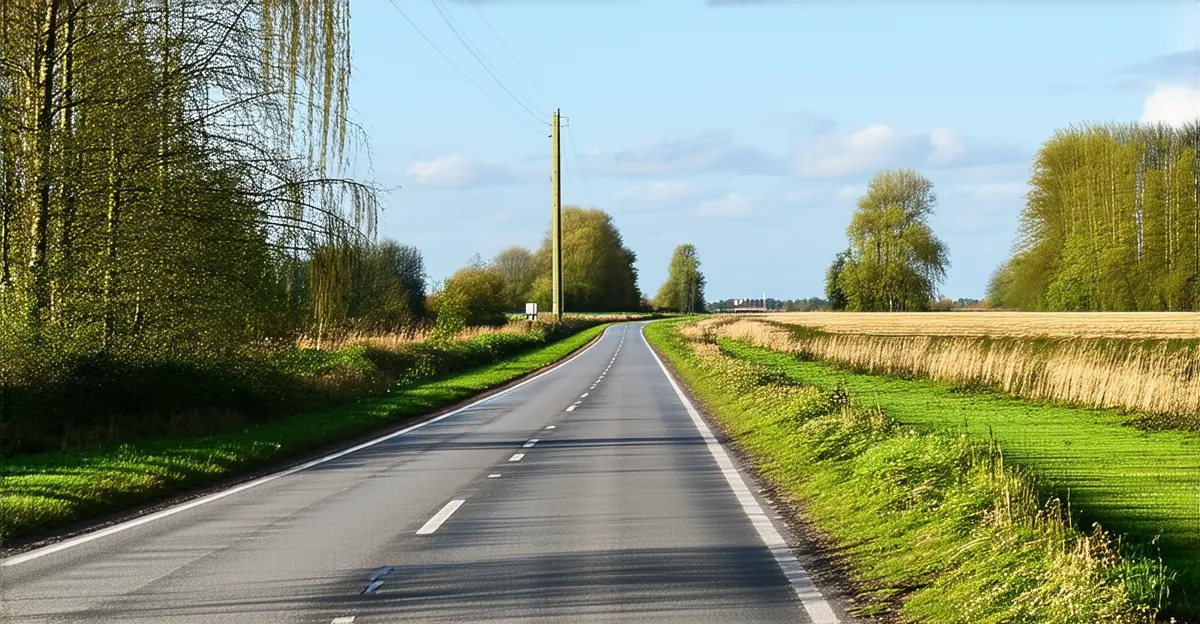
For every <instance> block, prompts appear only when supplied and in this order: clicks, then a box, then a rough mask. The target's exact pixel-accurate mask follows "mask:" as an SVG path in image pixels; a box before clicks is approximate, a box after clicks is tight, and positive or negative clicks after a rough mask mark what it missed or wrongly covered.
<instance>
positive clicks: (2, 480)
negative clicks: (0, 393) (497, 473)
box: [0, 326, 605, 543]
mask: <svg viewBox="0 0 1200 624" xmlns="http://www.w3.org/2000/svg"><path fill="white" fill-rule="evenodd" d="M604 327H605V326H595V327H591V328H589V329H585V330H583V331H580V332H578V333H575V334H573V335H570V336H568V337H566V338H561V339H558V340H555V338H560V336H558V335H552V334H549V335H548V334H546V333H535V335H528V336H523V335H519V334H518V335H508V336H505V335H504V334H487V335H482V336H478V337H476V338H473V339H471V340H468V341H466V342H463V343H457V344H455V345H450V346H445V347H442V348H441V351H438V352H437V353H438V356H437V357H433V355H431V354H433V353H434V352H435V351H437V349H438V347H433V346H429V347H426V348H425V350H424V351H425V354H426V355H427V356H429V357H425V358H417V360H415V364H414V362H410V361H409V359H410V358H411V357H412V354H411V353H409V354H407V355H406V356H405V359H404V361H403V362H402V363H403V364H405V365H410V366H413V367H414V368H413V370H411V371H410V372H409V374H408V375H409V378H408V380H407V381H406V382H405V383H401V384H399V385H396V386H394V387H392V388H391V389H389V390H387V394H386V395H384V396H379V397H376V398H369V399H364V400H360V401H358V402H356V403H352V404H348V405H342V406H340V407H335V408H331V409H327V410H323V411H316V412H309V413H304V414H299V415H295V416H290V417H286V418H283V419H280V420H276V421H273V422H269V423H264V424H260V425H255V426H251V427H246V428H243V429H239V430H236V431H230V432H227V433H223V434H218V435H207V436H200V437H165V438H157V439H146V440H142V441H138V442H133V443H130V444H124V445H120V446H104V447H99V448H84V449H78V450H70V451H60V452H50V453H38V454H31V455H20V456H16V457H11V458H8V459H3V460H0V543H3V540H11V539H13V538H16V537H20V536H22V535H26V534H29V533H33V532H35V531H40V530H45V529H51V528H54V527H59V526H63V525H65V524H68V523H71V522H75V521H78V520H82V519H86V518H88V517H93V516H96V515H98V514H101V513H105V512H108V511H112V510H116V509H120V508H123V507H128V506H131V505H136V504H139V503H144V502H146V501H150V500H153V499H155V498H160V497H162V496H166V495H169V494H172V493H175V492H179V491H183V490H186V489H188V488H193V487H197V486H201V485H204V484H209V483H213V482H216V481H217V480H219V479H221V478H224V477H228V476H230V475H233V474H236V473H238V472H241V471H245V470H247V469H250V468H253V467H255V466H261V465H263V464H265V463H267V462H270V461H272V460H280V459H284V458H287V457H288V456H292V455H296V454H298V453H301V452H304V451H307V450H310V449H314V448H317V447H320V446H322V445H325V444H329V443H331V442H335V441H337V440H340V439H345V438H349V437H353V436H355V435H360V434H364V433H367V432H370V431H372V430H374V429H379V428H381V427H386V426H389V425H396V424H398V423H402V422H404V421H405V420H406V419H409V418H411V417H414V416H419V415H421V414H426V413H429V412H430V411H432V410H435V409H437V408H439V407H443V406H445V405H448V404H451V403H454V402H456V401H460V400H462V399H464V398H467V397H470V396H472V395H474V394H478V393H479V392H482V391H484V390H487V389H489V388H492V387H495V386H497V385H500V384H503V383H505V382H508V381H511V380H513V379H515V378H517V377H519V376H521V375H525V374H527V373H530V372H532V371H534V370H537V369H539V368H541V367H543V366H546V365H548V364H550V363H553V362H555V361H557V360H559V359H561V358H563V357H565V356H566V355H568V354H570V353H571V352H572V351H575V350H576V349H578V348H580V347H582V346H583V345H585V344H587V343H588V342H589V341H591V340H592V339H593V338H595V337H596V336H597V335H598V334H599V333H600V332H602V331H603V330H604ZM314 357H316V356H314ZM397 357H399V356H397ZM487 361H490V362H492V363H490V364H484V362H487ZM453 363H458V365H467V366H474V367H473V368H470V369H468V370H463V371H461V372H451V371H450V370H449V369H450V368H452V366H453ZM481 364H484V365H482V366H481ZM359 365H360V366H364V367H369V366H376V364H373V363H372V361H369V360H360V361H359Z"/></svg>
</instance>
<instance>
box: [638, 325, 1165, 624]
mask: <svg viewBox="0 0 1200 624" xmlns="http://www.w3.org/2000/svg"><path fill="white" fill-rule="evenodd" d="M680 328H681V325H680V324H679V323H672V322H662V323H655V324H652V325H650V326H648V327H647V329H646V334H647V337H648V338H649V339H650V341H651V343H653V344H654V345H655V346H656V347H658V349H659V350H660V351H661V352H662V353H663V354H664V355H665V356H666V358H667V360H668V361H669V362H670V363H671V365H672V367H673V368H674V370H675V371H676V373H677V375H678V376H679V377H680V378H681V379H682V380H683V382H684V383H685V384H686V385H687V386H688V387H689V388H690V389H691V390H692V391H693V393H694V394H695V396H696V397H697V398H698V399H699V400H700V401H701V403H702V404H704V406H705V407H706V408H707V409H708V411H709V413H710V414H712V415H713V417H714V418H716V419H717V421H718V422H719V423H720V425H721V426H722V428H723V429H724V430H725V431H726V432H727V433H728V434H729V435H730V436H732V438H733V439H734V441H735V443H736V444H737V445H738V446H739V448H741V449H742V450H743V451H744V452H745V453H746V454H747V455H748V456H749V458H750V459H751V461H752V462H754V463H755V465H756V466H757V467H758V468H759V469H760V470H761V471H762V473H763V474H764V475H765V476H766V477H767V478H768V479H770V480H771V481H772V482H773V483H774V484H775V485H776V486H777V487H778V488H779V490H780V491H781V492H783V493H784V494H785V495H787V496H789V497H791V498H793V499H794V500H796V501H797V502H799V503H800V505H801V506H802V507H803V508H804V509H805V512H806V515H807V516H808V519H809V520H810V521H811V522H812V524H813V525H814V526H815V527H816V528H818V529H819V530H820V531H822V532H823V533H825V534H826V535H827V536H828V537H829V539H830V540H831V541H832V542H833V544H835V545H836V547H837V549H838V551H839V552H840V553H841V554H842V555H844V557H845V558H846V560H847V562H848V563H849V565H850V568H851V570H852V573H853V575H854V576H855V577H856V578H857V579H858V580H859V581H860V582H861V583H862V586H863V587H864V588H865V592H864V598H865V599H866V600H867V602H868V604H867V606H866V607H864V608H863V609H862V610H863V611H864V612H898V613H899V614H900V615H901V616H903V617H904V619H907V620H910V621H920V622H972V623H984V622H997V623H998V622H1039V623H1042V622H1062V623H1068V622H1071V623H1074V622H1079V623H1084V622H1087V623H1091V622H1146V621H1152V620H1153V618H1154V611H1155V608H1154V607H1155V605H1157V604H1158V603H1159V602H1160V601H1161V600H1162V598H1163V595H1164V592H1165V587H1166V584H1167V581H1168V579H1167V578H1166V577H1165V573H1164V571H1163V570H1162V568H1161V567H1160V566H1159V564H1158V562H1157V561H1154V560H1151V559H1147V558H1144V557H1136V556H1122V554H1121V553H1120V552H1119V551H1120V549H1119V547H1118V546H1116V545H1115V544H1114V543H1113V542H1112V540H1111V539H1110V536H1109V535H1108V534H1106V533H1104V532H1103V531H1099V530H1097V531H1095V532H1090V533H1084V532H1081V531H1078V530H1076V529H1075V528H1074V527H1073V524H1072V523H1071V522H1070V520H1069V519H1068V518H1067V517H1066V514H1065V513H1064V511H1063V506H1062V505H1061V504H1060V503H1059V502H1058V500H1057V499H1054V498H1050V499H1049V500H1047V499H1045V498H1043V497H1042V496H1041V495H1040V490H1039V489H1038V488H1037V486H1036V483H1035V482H1034V480H1033V479H1032V478H1031V477H1030V476H1029V475H1028V474H1026V473H1025V472H1023V471H1022V470H1020V469H1017V468H1014V467H1013V466H1010V465H1006V464H1005V461H1004V455H1003V454H1001V452H1000V449H999V447H998V446H997V445H996V444H995V443H992V444H980V443H977V442H974V441H972V440H971V439H969V438H967V437H965V436H963V435H961V434H951V433H941V432H918V431H917V430H916V429H914V428H912V427H905V426H903V425H902V424H900V423H899V422H897V421H896V420H895V419H894V418H893V417H892V416H891V415H890V414H889V413H887V412H886V411H885V410H884V409H880V408H878V407H873V406H872V407H868V406H864V405H862V404H860V402H859V401H858V400H856V399H855V398H854V395H853V394H852V392H851V391H848V390H847V389H846V388H845V387H844V386H836V387H834V388H832V389H829V390H822V389H820V388H817V387H816V386H813V385H805V384H801V383H798V382H797V381H796V380H795V379H792V378H791V377H790V376H788V375H787V374H784V373H783V372H782V371H781V370H780V369H779V367H777V366H771V365H768V364H765V363H762V362H755V361H750V360H748V359H743V358H742V357H739V356H740V355H741V354H739V353H737V352H736V351H732V350H730V349H728V348H723V347H722V346H721V345H718V344H717V342H716V340H715V338H713V337H712V336H706V335H704V334H702V333H700V332H699V331H697V330H695V328H694V327H693V328H692V329H691V330H689V329H688V328H687V326H682V328H683V329H682V331H680Z"/></svg>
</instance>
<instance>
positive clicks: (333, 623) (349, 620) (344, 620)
mask: <svg viewBox="0 0 1200 624" xmlns="http://www.w3.org/2000/svg"><path fill="white" fill-rule="evenodd" d="M354 617H355V616H353V615H346V616H342V617H335V618H333V619H332V620H329V624H354Z"/></svg>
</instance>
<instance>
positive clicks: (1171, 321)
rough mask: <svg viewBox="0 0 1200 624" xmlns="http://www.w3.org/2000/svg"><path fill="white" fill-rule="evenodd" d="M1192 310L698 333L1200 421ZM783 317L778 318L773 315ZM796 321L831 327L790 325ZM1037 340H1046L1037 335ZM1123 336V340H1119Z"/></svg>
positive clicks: (723, 328)
mask: <svg viewBox="0 0 1200 624" xmlns="http://www.w3.org/2000/svg"><path fill="white" fill-rule="evenodd" d="M1195 318H1198V317H1196V316H1194V315H1183V314H1170V315H1167V314H1163V315H1153V314H1113V315H1104V314H1081V315H1069V314H1066V315H1064V314H1045V315H1039V314H1012V313H947V314H933V313H924V314H840V313H830V314H816V313H799V314H777V315H763V316H759V315H755V316H744V317H732V316H728V315H723V316H716V317H712V318H709V319H706V320H704V321H700V322H699V323H697V324H696V325H695V326H694V327H693V328H691V330H690V331H694V332H699V333H702V334H708V335H710V336H713V337H721V338H732V339H735V340H741V341H744V342H748V343H750V344H753V345H756V346H760V347H765V348H769V349H772V350H775V351H781V352H785V353H794V354H796V355H798V356H801V357H806V358H813V359H817V360H825V361H830V362H835V363H838V364H841V365H844V366H847V367H850V368H852V369H855V370H860V371H863V372H868V373H881V374H889V375H902V376H907V375H916V376H921V377H927V378H930V379H936V380H939V381H948V382H952V383H956V384H964V385H969V386H985V387H989V388H993V389H996V390H999V391H1002V392H1005V393H1008V394H1011V395H1014V396H1020V397H1026V398H1032V399H1038V400H1046V401H1061V402H1066V403H1072V404H1077V405H1084V406H1088V407H1107V408H1118V409H1125V410H1130V411H1134V412H1139V413H1142V414H1147V415H1151V416H1154V420H1155V421H1156V422H1158V423H1159V424H1161V425H1165V426H1171V427H1182V428H1187V429H1197V428H1200V356H1198V353H1200V346H1198V345H1197V344H1195V343H1193V344H1191V345H1188V344H1187V343H1183V344H1180V343H1174V344H1172V343H1170V342H1168V341H1166V340H1163V338H1172V339H1195V338H1197V337H1198V336H1197V333H1198V332H1197V329H1196V325H1195V324H1196V321H1194V320H1192V319H1195ZM771 321H775V322H771ZM788 325H793V326H804V327H812V328H819V329H822V330H824V331H825V332H826V333H806V332H793V331H789V329H788V327H787V326H788ZM1034 338H1040V340H1035V339H1034ZM1114 338H1117V339H1122V338H1123V339H1124V340H1114Z"/></svg>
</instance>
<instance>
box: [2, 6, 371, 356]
mask: <svg viewBox="0 0 1200 624" xmlns="http://www.w3.org/2000/svg"><path fill="white" fill-rule="evenodd" d="M348 27H349V2H348V0H287V1H284V0H238V1H235V0H88V1H78V0H5V1H4V2H3V3H2V4H0V61H2V62H0V338H2V339H0V343H3V344H5V345H8V346H10V347H14V351H16V352H28V351H29V350H37V349H38V348H39V347H45V348H46V350H48V351H54V352H58V353H60V354H62V353H67V352H69V353H71V354H74V355H75V356H80V355H83V354H87V353H96V352H107V353H117V352H139V353H160V354H161V353H172V354H181V353H183V354H186V353H193V354H210V355H211V354H219V353H225V352H229V351H231V350H236V349H240V348H242V347H244V346H245V345H249V344H256V343H261V342H263V341H267V342H270V341H277V340H287V339H290V338H291V337H293V336H295V335H296V334H297V333H299V332H302V331H304V330H305V329H306V328H307V327H308V326H309V322H310V320H311V319H312V318H313V315H312V314H311V310H310V306H312V305H313V302H318V303H317V304H316V305H317V307H318V308H320V307H321V306H322V305H324V304H322V303H319V302H323V301H325V300H327V299H330V300H332V299H337V293H336V292H333V291H336V290H337V289H338V288H342V287H343V286H344V284H345V283H346V282H347V281H348V280H349V279H350V276H349V273H348V271H349V269H350V268H351V265H352V263H349V262H344V261H333V262H325V261H323V256H322V254H324V253H325V251H326V250H328V249H333V248H347V249H348V248H350V247H355V246H362V245H363V244H364V243H365V242H366V241H368V240H369V238H370V234H371V232H372V231H373V228H374V223H375V215H376V211H377V193H376V192H375V189H374V187H372V186H371V185H369V184H364V183H362V182H358V181H355V180H352V179H349V178H346V177H344V176H342V175H341V174H340V173H339V172H341V171H344V170H346V165H347V164H348V162H349V161H348V159H349V158H350V157H351V156H352V155H353V150H350V151H347V150H346V149H345V147H346V145H347V143H348V141H350V140H351V139H353V138H354V132H353V129H352V127H351V126H350V125H349V123H348V120H347V110H348V107H347V85H348V81H349V73H350V64H349V34H348ZM330 289H332V291H331V290H330ZM318 316H320V315H318ZM17 357H18V355H14V354H13V353H11V352H6V353H3V354H0V360H8V361H10V362H11V361H12V360H13V358H17ZM0 368H3V366H0ZM2 373H3V371H0V374H2Z"/></svg>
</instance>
